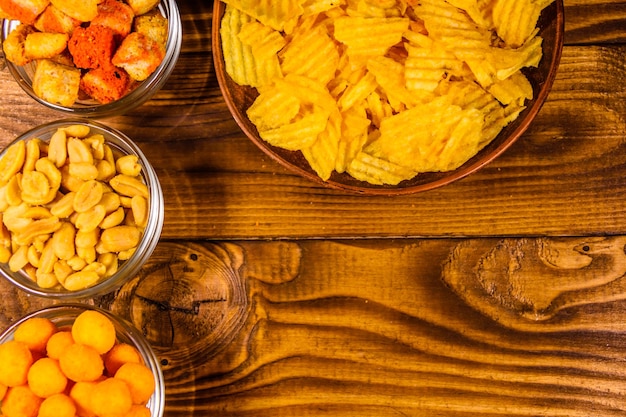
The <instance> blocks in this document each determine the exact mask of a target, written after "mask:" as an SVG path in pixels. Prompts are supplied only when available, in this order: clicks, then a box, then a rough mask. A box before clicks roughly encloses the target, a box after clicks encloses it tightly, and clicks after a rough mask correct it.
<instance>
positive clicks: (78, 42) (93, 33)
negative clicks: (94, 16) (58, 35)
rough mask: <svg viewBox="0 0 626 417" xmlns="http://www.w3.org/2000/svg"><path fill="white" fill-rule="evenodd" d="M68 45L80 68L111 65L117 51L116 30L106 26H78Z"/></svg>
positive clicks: (75, 63)
mask: <svg viewBox="0 0 626 417" xmlns="http://www.w3.org/2000/svg"><path fill="white" fill-rule="evenodd" d="M67 47H68V49H69V51H70V53H71V54H72V57H73V59H74V65H76V66H77V67H78V68H84V69H92V68H100V67H103V66H110V65H111V57H112V56H113V52H114V51H115V32H113V29H111V28H108V27H106V26H99V25H90V26H88V27H87V28H84V27H82V26H81V27H77V28H76V29H74V32H72V37H71V38H70V40H69V42H68V43H67Z"/></svg>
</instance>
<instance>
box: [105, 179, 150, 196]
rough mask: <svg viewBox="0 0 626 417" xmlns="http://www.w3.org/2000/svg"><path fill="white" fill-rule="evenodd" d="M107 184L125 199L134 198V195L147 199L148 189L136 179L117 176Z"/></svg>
mask: <svg viewBox="0 0 626 417" xmlns="http://www.w3.org/2000/svg"><path fill="white" fill-rule="evenodd" d="M109 184H110V185H111V187H113V189H114V190H115V191H117V192H118V193H120V194H122V195H125V196H127V197H134V196H136V195H140V196H142V197H145V198H148V197H149V193H148V187H147V186H146V184H144V183H143V182H142V181H141V180H140V179H139V178H137V177H131V176H128V175H124V174H119V175H116V176H115V177H113V178H111V181H110V182H109Z"/></svg>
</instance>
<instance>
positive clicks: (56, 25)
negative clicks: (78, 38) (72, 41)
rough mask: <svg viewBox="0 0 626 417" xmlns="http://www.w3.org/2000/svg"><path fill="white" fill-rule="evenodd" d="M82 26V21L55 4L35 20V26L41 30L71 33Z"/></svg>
mask: <svg viewBox="0 0 626 417" xmlns="http://www.w3.org/2000/svg"><path fill="white" fill-rule="evenodd" d="M78 26H80V21H79V20H76V19H74V18H73V17H71V16H68V15H67V14H65V13H63V12H62V11H61V10H59V9H58V8H57V7H56V6H55V5H54V4H50V5H49V6H48V7H46V10H44V11H43V13H42V14H41V15H39V17H38V18H37V20H36V21H35V27H36V28H37V29H38V30H39V31H41V32H51V33H67V34H68V35H71V34H72V32H73V31H74V29H76V28H77V27H78Z"/></svg>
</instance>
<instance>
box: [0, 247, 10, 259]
mask: <svg viewBox="0 0 626 417" xmlns="http://www.w3.org/2000/svg"><path fill="white" fill-rule="evenodd" d="M11 255H12V254H11V250H10V249H9V248H7V247H6V246H0V262H2V263H8V262H9V259H11Z"/></svg>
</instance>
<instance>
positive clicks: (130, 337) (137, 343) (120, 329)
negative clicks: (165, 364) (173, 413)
mask: <svg viewBox="0 0 626 417" xmlns="http://www.w3.org/2000/svg"><path fill="white" fill-rule="evenodd" d="M86 310H95V311H98V312H100V313H102V314H104V315H105V316H107V317H108V318H109V319H110V320H111V321H112V322H113V325H114V326H115V331H116V336H117V341H118V342H119V343H127V344H129V345H132V346H134V347H135V348H137V350H138V351H139V353H140V355H141V358H142V359H143V362H144V364H145V365H146V366H147V367H148V368H150V370H151V371H152V374H153V375H154V382H155V384H154V385H155V389H154V393H153V394H152V396H151V397H150V399H149V400H148V403H147V408H148V409H149V410H150V414H151V416H152V417H161V416H163V411H164V407H165V383H164V380H163V372H162V370H161V367H160V364H159V359H158V358H157V356H156V354H155V352H154V350H153V349H152V347H151V346H150V344H149V343H148V341H147V340H146V338H145V337H144V335H143V334H141V333H140V332H139V330H137V329H136V328H135V327H134V326H133V325H131V324H130V323H129V322H127V321H126V320H124V319H122V318H120V317H119V316H117V315H115V314H113V313H112V312H110V311H108V310H105V309H102V308H99V307H95V306H91V305H87V304H78V303H67V304H57V305H54V306H50V307H46V308H43V309H41V310H38V311H35V312H32V313H30V314H28V315H26V316H24V317H22V318H21V319H20V320H18V321H16V322H15V323H13V324H12V325H11V326H10V327H8V328H7V329H6V330H4V332H2V334H0V344H2V343H6V342H8V341H10V340H13V335H14V333H15V330H16V329H17V328H18V327H19V325H20V324H22V323H23V322H24V321H26V320H28V319H30V318H33V317H40V318H46V319H49V320H51V321H52V322H53V323H54V324H55V325H56V326H57V327H58V328H62V327H68V326H70V325H72V323H74V320H75V319H76V317H77V316H78V315H79V314H81V313H82V312H83V311H86Z"/></svg>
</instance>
